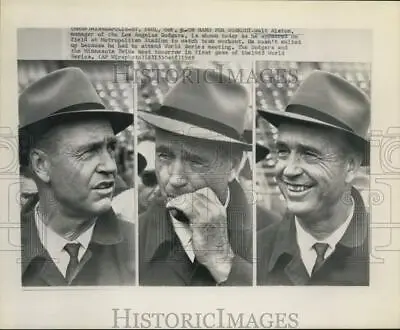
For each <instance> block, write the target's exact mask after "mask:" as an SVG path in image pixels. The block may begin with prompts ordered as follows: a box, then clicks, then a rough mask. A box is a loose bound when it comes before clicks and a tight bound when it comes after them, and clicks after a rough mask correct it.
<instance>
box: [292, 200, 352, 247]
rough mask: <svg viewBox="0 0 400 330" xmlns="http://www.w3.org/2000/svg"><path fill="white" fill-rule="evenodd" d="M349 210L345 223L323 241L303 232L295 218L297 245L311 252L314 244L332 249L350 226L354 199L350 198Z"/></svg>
mask: <svg viewBox="0 0 400 330" xmlns="http://www.w3.org/2000/svg"><path fill="white" fill-rule="evenodd" d="M351 202H352V204H351V210H350V212H349V215H348V216H347V218H346V220H345V222H343V223H342V224H341V225H340V226H339V227H338V228H336V229H335V231H334V232H333V233H331V234H330V235H329V236H328V237H326V238H325V239H323V240H317V239H316V238H315V237H314V236H312V235H311V234H310V233H308V232H307V231H306V230H304V228H303V226H302V225H301V224H300V222H299V219H298V218H297V217H296V216H295V217H294V218H295V224H296V235H297V243H298V244H299V247H300V249H304V250H311V249H312V248H313V245H314V244H315V243H326V244H328V245H329V248H330V249H334V248H335V246H336V244H337V243H338V242H339V241H340V239H341V238H342V237H343V235H344V233H345V232H346V229H347V228H348V227H349V225H350V221H351V219H352V218H353V214H354V199H353V197H351Z"/></svg>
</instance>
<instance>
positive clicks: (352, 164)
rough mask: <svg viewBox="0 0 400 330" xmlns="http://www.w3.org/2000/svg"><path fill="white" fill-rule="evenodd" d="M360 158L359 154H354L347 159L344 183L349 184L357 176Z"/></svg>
mask: <svg viewBox="0 0 400 330" xmlns="http://www.w3.org/2000/svg"><path fill="white" fill-rule="evenodd" d="M361 162H362V158H361V155H359V154H354V155H351V156H350V157H348V159H347V164H346V177H345V182H346V183H347V184H350V183H351V182H353V180H354V178H355V177H356V176H357V173H358V170H359V169H360V167H361Z"/></svg>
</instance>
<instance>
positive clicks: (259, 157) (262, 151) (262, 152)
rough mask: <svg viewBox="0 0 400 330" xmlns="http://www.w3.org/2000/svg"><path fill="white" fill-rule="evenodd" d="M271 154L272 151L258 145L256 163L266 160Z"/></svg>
mask: <svg viewBox="0 0 400 330" xmlns="http://www.w3.org/2000/svg"><path fill="white" fill-rule="evenodd" d="M269 153H270V150H269V149H268V148H267V147H264V146H263V145H261V144H259V143H256V163H258V162H259V161H261V160H263V159H265V157H267V155H268V154H269Z"/></svg>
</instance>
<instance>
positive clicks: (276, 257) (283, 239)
mask: <svg viewBox="0 0 400 330" xmlns="http://www.w3.org/2000/svg"><path fill="white" fill-rule="evenodd" d="M278 265H279V266H278ZM276 266H277V268H280V267H282V268H283V271H284V273H285V274H286V276H287V278H288V280H289V281H290V282H291V283H292V284H294V285H305V284H307V283H308V281H309V280H310V277H309V275H308V273H307V270H306V268H305V266H304V264H303V261H302V259H301V255H300V250H299V247H298V245H297V239H296V227H295V224H294V217H293V215H291V214H287V215H286V216H285V218H284V219H283V220H282V225H281V226H280V228H279V232H278V234H277V238H276V241H275V245H274V250H273V252H272V257H271V260H270V263H269V269H270V271H272V270H273V269H274V268H275V267H276Z"/></svg>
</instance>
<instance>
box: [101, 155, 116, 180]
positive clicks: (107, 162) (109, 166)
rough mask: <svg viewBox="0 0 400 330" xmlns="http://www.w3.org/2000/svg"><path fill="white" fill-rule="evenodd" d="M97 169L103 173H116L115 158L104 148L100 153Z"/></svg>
mask: <svg viewBox="0 0 400 330" xmlns="http://www.w3.org/2000/svg"><path fill="white" fill-rule="evenodd" d="M97 170H98V171H99V172H104V173H112V174H115V173H117V164H116V162H115V158H114V156H113V155H112V153H110V152H109V151H108V150H104V151H103V152H102V153H101V155H100V161H99V165H98V166H97Z"/></svg>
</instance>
